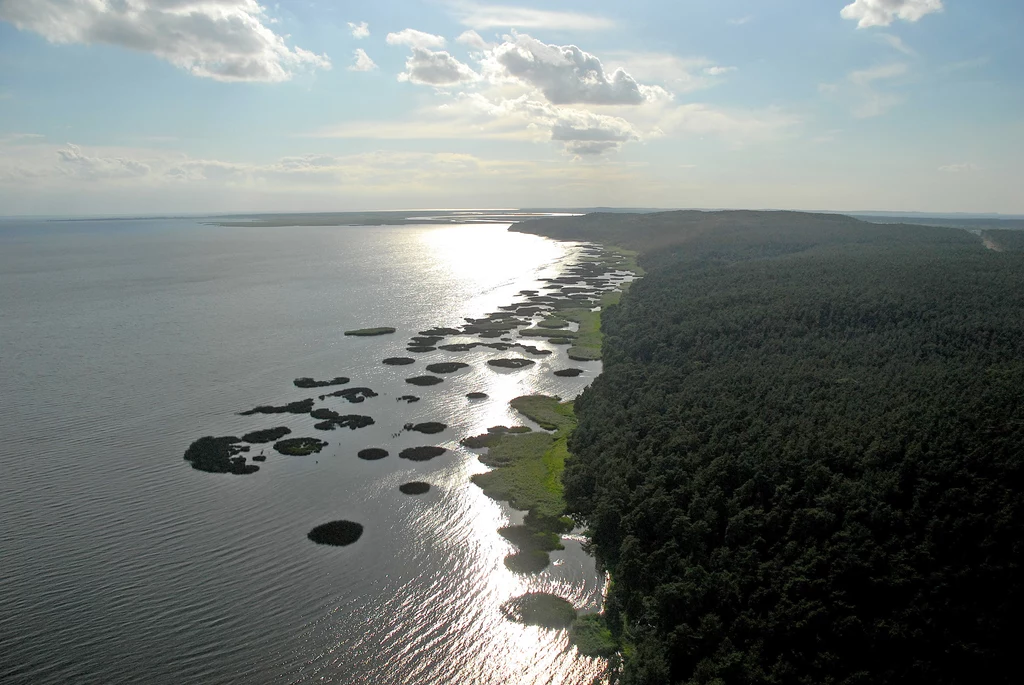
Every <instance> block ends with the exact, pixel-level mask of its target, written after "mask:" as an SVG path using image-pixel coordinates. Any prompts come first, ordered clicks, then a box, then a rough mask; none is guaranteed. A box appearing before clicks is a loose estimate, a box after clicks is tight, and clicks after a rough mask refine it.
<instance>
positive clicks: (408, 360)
mask: <svg viewBox="0 0 1024 685" xmlns="http://www.w3.org/2000/svg"><path fill="white" fill-rule="evenodd" d="M381 363H382V364H387V365H388V366H405V365H406V364H415V363H416V360H415V359H413V358H412V357H388V358H387V359H385V360H384V361H383V362H381Z"/></svg>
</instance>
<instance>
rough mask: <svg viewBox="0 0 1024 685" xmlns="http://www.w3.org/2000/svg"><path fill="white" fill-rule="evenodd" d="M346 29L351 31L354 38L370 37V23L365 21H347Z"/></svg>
mask: <svg viewBox="0 0 1024 685" xmlns="http://www.w3.org/2000/svg"><path fill="white" fill-rule="evenodd" d="M348 30H349V31H350V32H351V33H352V37H353V38H355V39H356V40H361V39H363V38H369V37H370V25H369V24H367V23H366V22H365V21H361V22H359V23H358V24H355V23H353V22H351V21H350V22H348Z"/></svg>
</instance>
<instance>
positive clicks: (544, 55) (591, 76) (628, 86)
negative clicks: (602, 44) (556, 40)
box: [487, 34, 668, 105]
mask: <svg viewBox="0 0 1024 685" xmlns="http://www.w3.org/2000/svg"><path fill="white" fill-rule="evenodd" d="M487 62H488V65H489V66H490V67H492V68H491V70H490V71H491V73H492V74H494V75H497V76H498V77H505V78H511V79H513V80H515V81H518V82H520V83H524V84H528V85H530V86H533V87H535V88H537V89H538V90H539V91H540V92H541V93H543V94H544V97H546V98H547V99H548V101H549V102H551V103H553V104H556V105H564V104H573V103H586V104H592V105H639V104H642V103H644V102H648V101H649V100H651V99H656V98H658V97H665V96H668V93H667V92H666V91H665V90H664V89H662V88H658V87H656V86H655V87H650V86H641V85H640V84H639V83H637V82H636V80H635V79H634V78H633V77H632V76H630V75H629V74H628V73H626V71H625V70H624V69H621V68H620V69H616V70H615V71H614V72H612V73H611V74H608V73H606V72H605V69H604V66H603V65H602V64H601V60H599V59H598V58H597V57H595V56H594V55H591V54H590V53H588V52H584V51H583V50H580V49H579V48H578V47H576V46H575V45H549V44H547V43H542V42H541V41H539V40H537V39H535V38H531V37H530V36H528V35H526V34H515V35H512V36H506V39H505V42H503V43H502V44H501V45H498V46H497V47H496V48H494V49H493V50H492V51H491V52H490V54H489V56H488V59H487Z"/></svg>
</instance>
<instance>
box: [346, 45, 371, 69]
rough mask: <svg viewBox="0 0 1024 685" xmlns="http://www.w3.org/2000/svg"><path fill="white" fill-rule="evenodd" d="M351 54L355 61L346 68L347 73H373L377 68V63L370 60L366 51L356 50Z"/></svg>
mask: <svg viewBox="0 0 1024 685" xmlns="http://www.w3.org/2000/svg"><path fill="white" fill-rule="evenodd" d="M352 54H353V55H355V61H354V62H353V63H352V65H351V66H350V67H349V68H348V70H349V71H373V70H374V69H376V68H377V63H376V62H374V61H373V60H372V59H370V56H369V55H367V54H366V50H363V49H362V48H356V49H355V50H354V51H353V53H352Z"/></svg>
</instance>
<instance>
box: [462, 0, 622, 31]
mask: <svg viewBox="0 0 1024 685" xmlns="http://www.w3.org/2000/svg"><path fill="white" fill-rule="evenodd" d="M452 8H453V10H454V11H455V14H456V16H458V18H459V21H461V22H462V24H463V25H464V26H469V27H471V28H474V29H495V28H496V29H506V30H507V29H538V28H539V29H545V30H547V31H603V30H608V29H613V28H615V26H616V25H615V22H613V21H612V20H610V19H607V18H605V17H600V16H596V15H592V14H582V13H579V12H559V11H551V10H539V9H533V8H530V7H513V6H511V5H492V4H486V5H485V4H482V3H477V2H468V1H463V2H454V3H452Z"/></svg>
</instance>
